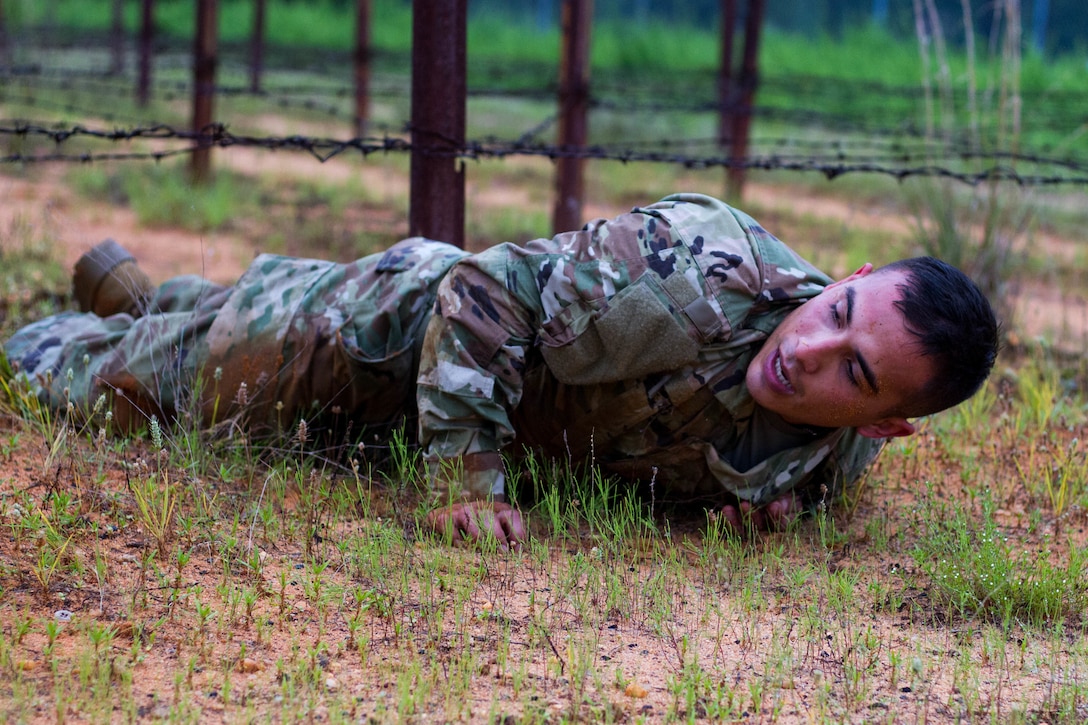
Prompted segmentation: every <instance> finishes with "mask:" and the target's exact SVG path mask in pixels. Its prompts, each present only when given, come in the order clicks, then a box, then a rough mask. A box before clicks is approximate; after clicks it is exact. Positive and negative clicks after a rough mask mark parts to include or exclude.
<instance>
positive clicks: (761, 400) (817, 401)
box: [747, 257, 999, 438]
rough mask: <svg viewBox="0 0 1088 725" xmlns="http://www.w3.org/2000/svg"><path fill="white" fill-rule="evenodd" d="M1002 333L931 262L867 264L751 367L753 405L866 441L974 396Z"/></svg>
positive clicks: (977, 301) (797, 315)
mask: <svg viewBox="0 0 1088 725" xmlns="http://www.w3.org/2000/svg"><path fill="white" fill-rule="evenodd" d="M998 337H999V336H998V324H997V319H996V317H995V316H994V313H993V310H992V308H991V307H990V303H989V302H988V301H987V300H986V297H985V296H984V295H983V294H982V293H981V291H979V289H978V287H977V286H976V285H975V284H974V283H973V282H972V281H971V280H970V279H969V278H968V277H967V276H966V275H964V274H963V273H962V272H960V271H959V270H957V269H956V268H954V267H952V266H951V265H948V264H946V263H944V262H941V261H939V260H936V259H933V258H931V257H916V258H912V259H906V260H902V261H899V262H895V263H893V264H890V265H888V266H886V267H882V268H881V269H879V270H875V271H874V270H873V267H872V265H869V264H866V265H865V266H863V267H861V268H860V269H859V270H858V271H857V272H855V273H854V274H852V275H850V276H849V277H847V278H845V279H842V280H839V281H838V282H835V283H833V284H831V285H828V286H827V287H826V288H825V289H824V291H823V292H821V293H820V294H819V295H817V296H816V297H814V298H812V299H811V300H809V301H808V302H806V303H804V304H803V305H801V306H800V307H798V308H797V309H796V310H794V311H793V312H791V313H790V314H789V316H787V317H786V319H785V320H784V321H783V323H782V324H781V325H779V327H778V328H777V329H776V330H775V331H774V332H773V333H771V335H770V336H769V337H768V339H767V342H766V343H765V344H764V346H763V348H762V349H761V350H760V351H759V352H758V353H757V354H756V356H755V358H754V359H753V361H752V363H751V365H749V367H748V372H747V384H748V388H749V390H750V392H751V394H752V397H753V398H754V399H755V401H756V402H757V403H758V404H760V405H762V406H763V407H764V408H767V409H769V410H772V411H774V412H776V413H778V414H779V415H781V416H782V417H783V418H785V419H786V420H787V421H790V422H792V423H796V424H803V425H813V426H826V427H853V428H857V429H858V432H860V433H861V434H862V435H866V436H870V437H881V438H884V437H893V436H902V435H909V434H911V433H913V432H914V425H913V424H912V423H911V422H910V420H909V419H910V418H914V417H918V416H922V415H929V414H930V413H935V412H937V411H939V410H944V409H945V408H949V407H952V406H953V405H956V404H958V403H960V402H962V401H963V400H966V399H967V398H969V397H970V396H971V395H973V394H974V393H975V392H976V391H977V390H978V388H979V387H980V386H981V385H982V383H983V382H984V381H985V380H986V377H987V376H988V375H989V374H990V370H991V369H992V368H993V364H994V361H995V359H996V357H997V349H998Z"/></svg>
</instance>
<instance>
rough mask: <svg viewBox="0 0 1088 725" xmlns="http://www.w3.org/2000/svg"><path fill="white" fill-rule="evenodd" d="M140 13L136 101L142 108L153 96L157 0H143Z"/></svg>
mask: <svg viewBox="0 0 1088 725" xmlns="http://www.w3.org/2000/svg"><path fill="white" fill-rule="evenodd" d="M141 10H142V12H141V13H140V42H139V44H138V45H139V47H140V50H139V54H140V59H139V61H138V63H139V70H138V71H137V73H136V103H137V105H139V106H140V108H144V107H145V106H147V102H148V99H149V98H150V97H151V54H152V53H153V52H154V49H153V48H152V45H151V43H152V38H153V37H154V33H155V0H143V5H142V8H141Z"/></svg>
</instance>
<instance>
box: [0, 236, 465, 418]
mask: <svg viewBox="0 0 1088 725" xmlns="http://www.w3.org/2000/svg"><path fill="white" fill-rule="evenodd" d="M463 256H465V253H464V252H463V251H461V250H459V249H457V248H456V247H452V246H450V245H447V244H442V243H439V242H433V241H429V240H424V239H421V238H412V239H407V240H404V241H402V242H400V243H398V244H396V245H394V246H393V247H391V248H390V249H389V250H387V251H385V252H383V253H379V254H375V255H371V256H368V257H364V258H362V259H360V260H357V261H355V262H352V263H349V264H337V263H333V262H326V261H319V260H309V259H296V258H290V257H282V256H277V255H261V256H260V257H258V258H257V259H256V260H255V261H254V262H253V264H252V265H250V267H249V269H248V270H247V271H246V272H245V273H244V274H243V275H242V277H241V278H240V279H239V280H238V282H237V283H236V284H234V285H232V286H229V287H224V286H220V285H215V284H212V283H209V282H207V281H205V280H203V279H201V278H199V277H195V276H184V277H177V278H174V279H172V280H170V281H168V282H166V283H164V284H163V285H162V286H161V287H159V289H158V290H157V293H156V295H155V296H154V299H153V300H152V302H151V303H150V305H149V309H148V310H147V311H146V313H145V314H143V315H141V316H139V317H136V318H133V317H132V316H130V315H127V314H118V315H113V316H111V317H106V318H101V317H98V316H96V315H93V314H89V313H76V312H66V313H62V314H59V315H55V316H52V317H48V318H46V319H43V320H40V321H38V322H35V323H33V324H31V325H28V326H27V327H25V328H23V329H21V330H19V331H18V332H17V333H16V334H15V335H14V336H12V338H11V339H10V340H8V341H7V342H6V343H5V346H4V347H5V352H6V353H7V356H8V359H9V360H10V361H11V363H12V364H13V366H14V367H15V368H16V370H17V371H19V373H20V374H22V375H25V376H26V380H27V381H28V383H29V385H31V386H32V388H33V390H34V391H35V392H36V394H37V395H38V397H39V398H40V399H41V400H42V401H43V402H44V403H46V404H47V405H49V406H51V407H53V408H55V409H65V408H68V409H70V410H72V411H73V412H76V413H80V412H87V411H90V410H92V409H93V408H94V407H95V406H96V402H97V401H98V400H99V399H100V398H101V397H102V396H105V400H104V401H103V402H104V403H105V405H107V406H108V410H110V411H112V416H113V419H114V421H115V424H116V425H118V426H120V427H121V428H122V429H132V428H136V427H140V426H141V425H144V424H146V423H147V421H148V420H149V419H150V416H152V415H154V416H157V417H158V418H159V419H160V420H173V419H174V418H176V417H186V416H192V417H194V418H198V419H200V420H201V421H202V422H203V423H204V424H205V425H207V424H214V423H218V422H220V421H222V420H226V419H230V418H237V417H239V416H244V417H245V419H246V421H247V422H248V423H249V424H250V425H251V426H252V427H253V430H254V431H255V432H258V433H260V432H262V431H268V432H271V430H270V429H274V428H275V427H277V426H283V425H289V424H291V423H292V422H293V421H295V420H296V419H297V418H298V417H302V418H303V419H306V420H310V421H312V422H315V423H317V424H319V425H320V424H322V423H323V422H328V421H329V420H334V419H337V418H340V419H342V420H344V421H351V422H352V424H353V425H357V426H369V425H388V424H395V423H396V422H397V421H400V420H403V419H404V418H405V417H407V416H411V415H412V414H413V411H414V409H415V395H414V393H415V377H416V372H417V370H418V366H419V351H420V347H421V345H422V338H423V331H424V330H425V328H426V325H427V322H428V320H429V318H430V316H431V311H432V308H433V306H434V297H435V290H436V288H437V285H438V282H439V280H440V279H441V278H442V276H443V275H444V274H445V273H446V271H447V270H448V269H449V267H450V266H451V265H452V264H453V263H454V262H455V261H457V260H458V259H460V258H461V257H463Z"/></svg>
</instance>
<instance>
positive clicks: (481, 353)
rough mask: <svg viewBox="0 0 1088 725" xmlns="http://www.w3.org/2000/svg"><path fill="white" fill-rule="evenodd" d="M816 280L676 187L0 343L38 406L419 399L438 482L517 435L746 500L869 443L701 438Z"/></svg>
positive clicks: (490, 485) (719, 433) (284, 417)
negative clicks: (741, 467) (768, 448)
mask: <svg viewBox="0 0 1088 725" xmlns="http://www.w3.org/2000/svg"><path fill="white" fill-rule="evenodd" d="M829 282H830V279H829V278H827V277H826V276H825V275H823V274H821V273H820V272H818V271H817V270H816V269H814V268H813V267H811V266H810V265H809V264H807V263H806V262H805V261H803V260H802V259H800V258H799V257H798V256H797V255H795V254H794V253H793V252H792V251H791V250H790V249H789V248H787V247H786V246H785V245H784V244H782V243H781V242H779V241H778V240H777V239H775V238H774V237H773V236H771V235H770V234H768V233H767V232H766V231H765V230H763V229H762V228H761V227H759V225H758V224H756V222H754V221H753V220H752V219H751V218H749V217H747V216H746V215H744V214H743V213H741V212H738V211H736V210H734V209H731V208H730V207H728V206H726V205H725V204H723V203H721V202H719V201H716V200H714V199H711V198H709V197H705V196H699V195H677V196H672V197H668V198H666V199H665V200H663V201H661V202H659V203H657V204H654V205H651V206H648V207H644V208H640V209H635V210H633V211H632V212H631V213H630V214H626V215H623V216H620V217H618V218H617V219H614V220H612V221H604V220H599V221H595V222H593V223H591V224H589V225H587V226H586V228H585V229H583V230H581V231H578V232H572V233H568V234H560V235H558V236H557V237H555V238H553V239H550V240H545V239H541V240H536V241H533V242H530V243H528V244H526V245H524V246H515V245H512V244H503V245H499V246H497V247H494V248H492V249H489V250H487V251H485V252H482V253H480V254H476V255H472V256H468V255H466V254H465V253H464V252H462V251H460V250H457V249H455V248H453V247H450V246H449V245H444V244H440V243H438V242H431V241H427V240H422V239H411V240H405V241H404V242H401V243H399V244H397V245H395V246H394V247H392V248H391V249H390V250H389V251H388V252H386V253H384V254H380V255H373V256H371V257H367V258H364V259H362V260H359V261H357V262H355V263H353V264H348V265H340V264H334V263H330V262H320V261H314V260H298V259H290V258H285V257H277V256H272V255H262V256H261V257H259V258H258V259H257V260H256V261H255V262H254V263H253V265H251V266H250V268H249V270H247V272H246V273H245V274H244V275H243V276H242V278H241V279H240V280H239V281H238V283H237V284H236V285H234V286H233V287H229V288H223V287H218V286H215V285H210V284H208V283H204V282H201V281H199V280H197V279H196V278H183V279H178V280H174V281H172V282H169V283H167V284H166V285H164V286H163V287H162V288H161V289H160V290H159V294H158V296H157V298H156V300H155V302H154V303H153V307H157V310H155V311H157V312H160V314H146V315H144V316H142V317H140V318H138V319H136V320H135V321H134V320H133V319H132V318H131V317H129V316H128V315H115V316H113V317H109V318H105V319H103V318H98V317H96V316H94V315H86V314H74V313H70V314H64V315H59V316H56V317H53V318H49V319H47V320H43V321H41V322H38V323H35V324H34V325H31V326H29V327H27V328H24V329H23V330H21V331H20V332H19V333H17V334H16V335H15V337H13V338H12V339H11V340H10V341H9V342H8V343H7V345H6V348H7V351H8V355H9V357H10V358H11V359H12V360H13V361H15V362H17V363H19V364H20V366H21V368H22V369H23V370H25V371H26V372H27V373H28V374H29V375H30V376H31V378H32V379H33V380H36V381H37V384H38V385H39V386H40V391H39V394H40V395H41V396H42V397H43V398H44V399H46V400H48V401H49V402H50V403H51V404H53V405H54V406H57V407H63V406H64V405H65V404H66V403H67V402H68V401H69V400H72V401H73V402H74V403H75V404H76V405H77V406H78V407H80V408H83V407H84V406H87V405H88V404H89V403H91V402H93V401H94V400H95V399H96V398H97V397H98V395H99V394H100V393H103V392H106V393H109V392H111V391H112V392H113V393H114V400H115V402H114V410H115V411H119V412H115V416H117V417H118V418H119V419H120V422H121V423H122V424H132V423H139V422H140V421H141V420H142V416H144V415H146V414H147V411H152V412H156V413H158V414H160V415H166V416H169V415H172V414H173V413H174V412H176V411H178V410H185V409H193V410H198V411H200V412H201V413H202V414H203V417H204V420H205V422H213V420H220V419H222V418H223V417H225V416H229V415H234V414H236V413H241V412H244V414H245V415H246V416H248V418H249V420H250V423H251V424H253V425H255V424H258V423H266V424H270V425H284V424H289V423H290V422H291V421H292V420H293V419H294V418H295V417H296V416H298V415H301V416H303V417H304V418H305V419H307V420H309V421H313V420H314V419H315V417H316V416H319V415H321V414H325V415H334V416H346V417H350V418H351V419H352V420H353V421H355V422H356V423H357V424H366V425H378V424H386V423H390V422H394V421H396V420H401V419H403V417H404V416H405V415H411V414H412V413H413V408H414V407H415V404H416V403H418V407H419V414H420V428H419V432H420V442H421V443H422V445H423V446H424V447H425V449H426V454H427V459H428V461H429V463H430V464H431V468H432V472H433V475H434V476H435V486H436V488H437V489H438V490H439V491H440V492H442V493H444V494H445V493H448V494H449V495H452V496H453V497H455V498H484V497H488V496H495V495H499V494H501V493H503V486H504V478H503V466H502V459H501V457H500V451H511V452H517V451H519V450H520V448H521V447H522V446H528V447H530V448H537V449H541V450H543V451H545V452H546V453H548V454H551V455H557V456H567V455H570V456H573V457H575V458H576V459H582V458H585V457H587V456H589V454H590V453H592V455H593V458H594V460H595V461H596V462H597V463H599V464H601V465H602V466H603V467H604V468H605V469H606V470H608V471H611V472H615V473H618V474H621V475H624V476H627V477H632V478H641V479H643V480H650V479H651V478H655V479H656V481H657V482H658V483H659V484H660V485H662V486H667V487H668V488H669V489H670V490H672V491H675V492H680V493H698V494H706V493H717V494H719V495H720V494H721V493H722V492H723V491H724V492H728V493H732V494H734V495H736V496H737V497H739V498H742V499H746V500H750V501H753V502H754V503H757V504H762V503H766V502H768V501H770V500H773V499H774V498H777V497H778V496H779V495H781V494H782V493H784V492H786V491H789V490H791V489H793V488H794V487H796V486H799V485H802V484H805V483H814V484H821V483H822V484H827V485H828V487H829V488H831V489H835V488H837V487H838V486H839V485H840V484H841V483H842V482H843V481H849V480H853V479H855V478H856V477H857V476H858V475H860V473H861V472H862V470H863V469H864V468H865V466H866V465H868V463H869V462H871V460H872V459H873V457H874V456H875V455H876V453H877V452H878V451H879V446H880V444H879V442H874V441H871V440H869V439H866V438H862V437H860V436H858V435H857V434H856V432H855V431H853V430H852V429H843V430H835V431H829V432H826V433H824V434H823V435H820V436H819V437H818V438H816V439H814V440H812V441H811V442H810V443H808V444H806V445H803V446H798V447H793V448H790V449H788V450H785V451H782V452H780V453H777V454H775V455H772V456H770V457H769V458H768V459H767V460H765V461H763V462H761V463H758V464H756V465H755V466H754V467H752V468H751V469H750V470H747V471H743V472H741V471H736V470H734V468H733V467H732V466H731V465H730V464H729V463H728V462H727V461H726V460H725V457H724V456H723V455H720V454H719V452H720V451H721V452H724V451H729V450H730V448H731V447H732V446H735V445H738V444H739V442H741V441H743V440H744V439H745V436H746V435H748V433H749V422H750V420H751V418H752V413H753V411H754V409H755V405H754V403H753V401H752V399H751V397H750V396H749V395H748V392H747V389H746V387H745V385H744V378H745V371H746V369H747V367H748V363H749V362H750V361H751V359H752V357H753V356H754V355H755V353H756V352H757V350H758V349H759V347H760V345H761V344H762V342H763V340H765V339H766V337H767V335H768V334H769V333H770V332H771V331H772V330H773V329H774V328H775V327H776V326H777V325H778V324H779V323H780V322H781V321H782V319H783V318H784V317H785V316H786V315H787V314H788V313H789V311H790V310H792V309H793V308H794V307H795V306H797V305H798V304H800V303H801V302H803V301H805V300H806V299H809V298H811V297H812V296H814V295H816V294H818V293H819V292H820V291H821V290H822V289H823V287H824V286H825V285H826V284H828V283H829ZM436 295H437V304H434V301H435V297H436ZM432 309H433V310H434V312H435V313H434V314H433V315H432V314H431V311H432ZM424 327H426V334H425V335H424V334H423V330H424ZM421 347H422V352H421ZM421 354H422V358H420V355H421ZM417 369H418V378H417V377H416V371H417ZM69 370H70V371H72V372H71V379H69V374H68V371H69ZM413 391H415V396H413V394H412V393H413ZM194 392H195V396H193V393H194ZM515 432H516V439H515ZM451 461H452V462H455V463H456V465H455V466H452V467H447V466H443V465H441V464H442V463H443V462H451ZM451 474H452V475H451ZM447 489H452V490H449V491H447Z"/></svg>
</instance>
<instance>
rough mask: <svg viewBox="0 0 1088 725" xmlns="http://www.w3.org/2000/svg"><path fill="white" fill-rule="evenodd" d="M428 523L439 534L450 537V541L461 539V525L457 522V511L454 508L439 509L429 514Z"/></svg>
mask: <svg viewBox="0 0 1088 725" xmlns="http://www.w3.org/2000/svg"><path fill="white" fill-rule="evenodd" d="M427 525H428V526H430V528H431V531H433V532H434V533H436V534H438V535H439V536H446V537H449V539H450V541H452V542H458V541H460V540H461V532H460V530H459V528H460V525H459V524H458V523H457V511H456V510H454V509H452V508H444V509H439V510H437V511H431V512H430V513H429V514H427Z"/></svg>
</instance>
